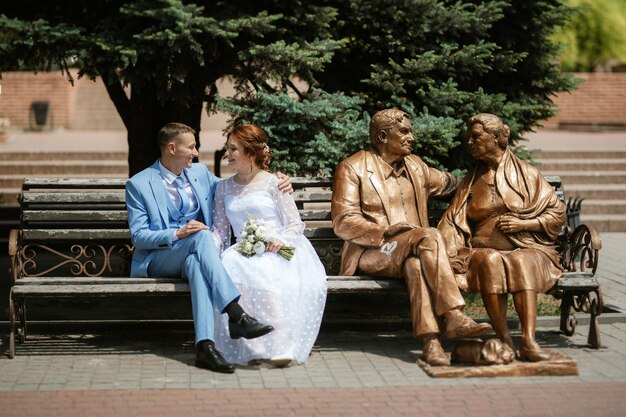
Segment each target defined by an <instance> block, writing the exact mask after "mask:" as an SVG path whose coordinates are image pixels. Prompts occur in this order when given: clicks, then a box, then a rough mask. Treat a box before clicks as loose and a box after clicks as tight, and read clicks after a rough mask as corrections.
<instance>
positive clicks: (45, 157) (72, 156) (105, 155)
mask: <svg viewBox="0 0 626 417" xmlns="http://www.w3.org/2000/svg"><path fill="white" fill-rule="evenodd" d="M213 159H214V152H211V151H206V152H200V160H201V161H203V162H205V163H209V161H210V162H211V163H213ZM49 160H55V161H91V160H95V161H99V160H107V161H117V160H120V161H127V160H128V152H126V151H111V152H107V151H93V152H92V151H77V152H56V151H50V152H48V151H6V152H2V153H0V161H49Z"/></svg>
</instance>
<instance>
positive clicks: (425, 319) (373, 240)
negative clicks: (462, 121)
mask: <svg viewBox="0 0 626 417" xmlns="http://www.w3.org/2000/svg"><path fill="white" fill-rule="evenodd" d="M370 140H371V143H372V146H373V149H367V150H362V151H359V152H357V153H356V154H354V155H352V156H350V157H348V158H347V159H346V160H344V161H343V162H341V164H340V165H339V166H338V167H337V170H336V172H335V181H334V185H333V196H332V218H333V228H334V230H335V233H336V234H337V236H339V237H340V238H342V239H343V240H344V241H345V244H344V248H343V254H342V258H341V271H340V273H341V274H343V275H353V274H355V273H362V274H369V275H380V276H386V277H399V278H400V277H404V279H405V281H406V283H407V287H408V292H409V299H410V302H411V316H412V319H413V334H414V336H415V337H421V338H422V339H423V341H424V349H423V356H424V360H425V361H426V362H427V363H428V364H430V365H432V366H442V365H448V364H449V363H450V361H449V359H448V356H447V355H446V354H445V353H444V351H443V348H442V346H441V342H440V336H441V334H442V330H443V329H441V328H440V322H442V321H443V320H441V319H442V318H443V319H445V334H446V337H447V338H448V339H457V338H461V337H470V336H479V335H482V334H485V333H487V332H489V331H490V330H491V326H490V325H489V324H486V323H484V324H478V323H476V322H475V321H474V320H472V319H471V318H469V317H468V316H466V315H465V314H464V313H463V312H462V310H463V307H464V306H465V302H464V300H463V297H462V296H461V293H460V291H459V289H458V286H457V284H456V280H455V277H454V272H453V270H452V267H451V266H450V261H449V260H448V256H447V253H446V247H445V243H444V241H443V238H442V236H441V234H440V233H439V231H438V230H437V229H435V228H432V227H429V225H428V212H427V203H428V198H429V197H430V196H443V195H447V194H451V193H452V192H454V190H455V189H456V187H457V185H458V183H459V179H458V178H457V177H455V176H454V175H451V174H448V173H445V172H442V171H439V170H436V169H434V168H430V167H428V166H427V165H426V164H425V163H424V162H423V161H422V160H421V159H420V158H419V157H418V156H416V155H412V154H411V151H412V147H413V143H414V141H415V140H414V138H413V129H412V126H411V122H410V120H409V117H408V115H407V114H406V113H404V112H402V111H400V110H398V109H386V110H381V111H379V112H377V113H376V114H375V115H374V116H373V117H372V120H371V122H370Z"/></svg>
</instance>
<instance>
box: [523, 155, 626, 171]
mask: <svg viewBox="0 0 626 417" xmlns="http://www.w3.org/2000/svg"><path fill="white" fill-rule="evenodd" d="M535 162H536V163H537V166H538V168H539V170H540V171H541V172H542V173H543V172H546V171H625V170H626V158H598V159H590V158H577V159H558V158H557V159H543V158H541V159H536V160H535Z"/></svg>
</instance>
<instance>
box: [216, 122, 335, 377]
mask: <svg viewBox="0 0 626 417" xmlns="http://www.w3.org/2000/svg"><path fill="white" fill-rule="evenodd" d="M267 141H268V137H267V135H266V134H265V132H264V131H263V130H262V129H261V128H259V127H258V126H256V125H253V124H246V125H241V126H238V127H235V128H234V129H232V130H231V131H230V133H229V134H228V140H227V142H226V154H225V156H224V157H225V158H226V159H228V165H229V166H230V167H231V168H233V169H234V170H235V171H236V174H235V175H234V176H233V177H230V178H228V179H226V180H224V181H221V182H220V183H219V185H218V187H217V191H216V194H215V210H214V214H213V224H214V227H215V231H216V232H217V233H218V234H219V237H220V240H221V242H222V245H223V247H224V248H226V249H225V250H224V251H223V253H222V262H223V264H224V267H225V268H226V270H227V271H228V274H229V275H230V276H231V278H232V280H233V281H234V282H235V285H236V286H237V288H238V289H239V291H240V292H241V294H242V297H241V301H240V303H241V305H242V307H243V309H244V310H245V311H247V312H249V314H250V315H252V316H254V317H256V318H257V319H258V320H260V321H261V322H264V323H268V324H271V325H272V326H273V327H274V329H275V330H274V331H273V332H272V333H270V334H268V335H266V336H264V337H260V338H258V339H252V340H246V339H231V338H230V337H229V334H228V323H227V319H223V317H222V316H216V341H215V342H216V345H217V349H218V350H219V351H220V352H222V353H223V355H224V357H225V358H226V360H228V361H230V362H233V363H237V364H248V363H250V362H255V361H265V360H269V361H271V362H272V363H273V364H274V365H276V366H286V365H288V364H290V363H292V362H293V363H304V362H306V360H307V357H308V355H309V353H310V352H311V349H312V347H313V343H314V342H315V339H316V338H317V333H318V331H319V328H320V323H321V321H322V314H323V312H324V304H325V302H326V272H325V271H324V266H323V265H322V263H321V262H320V260H319V258H318V257H317V254H316V253H315V250H314V249H313V246H311V244H310V242H309V241H308V239H307V238H306V237H304V235H303V234H302V232H303V230H304V223H303V222H302V220H301V219H300V215H299V213H298V209H297V207H296V204H295V202H294V200H293V197H292V196H291V195H290V194H287V193H283V192H281V191H279V190H278V188H277V183H278V179H277V178H276V176H275V175H272V174H270V173H269V172H267V169H268V164H269V161H270V157H271V150H270V148H269V147H268V145H267ZM249 221H254V222H255V223H256V224H257V225H259V226H260V227H262V229H263V230H266V238H265V240H266V243H265V245H264V246H265V248H264V251H263V248H262V246H263V245H262V244H261V248H260V249H259V252H263V253H261V254H253V255H249V254H248V255H247V256H246V255H244V254H243V253H241V252H240V251H241V250H242V248H243V245H242V231H243V232H244V233H243V235H244V236H245V235H246V232H245V230H246V223H247V222H249ZM231 226H232V229H233V231H234V233H235V236H236V237H237V243H235V244H233V245H232V246H231V245H230V243H231ZM243 243H244V244H245V241H244V242H243ZM248 249H250V247H248ZM244 252H245V251H244ZM285 252H288V253H289V252H291V253H293V257H292V258H291V259H290V260H288V259H286V258H285V257H283V256H281V254H282V253H285ZM246 253H254V252H253V251H248V252H246ZM287 257H288V255H287Z"/></svg>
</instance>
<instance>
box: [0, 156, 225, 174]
mask: <svg viewBox="0 0 626 417" xmlns="http://www.w3.org/2000/svg"><path fill="white" fill-rule="evenodd" d="M205 164H206V165H207V167H208V168H209V170H213V160H210V161H206V162H205ZM63 174H65V176H68V177H71V176H84V175H87V176H89V175H91V174H95V175H102V176H106V174H109V175H112V176H115V177H119V176H125V175H128V162H127V161H125V160H82V161H78V160H76V161H65V160H46V161H0V177H5V176H9V175H22V176H30V175H37V176H46V175H58V176H63Z"/></svg>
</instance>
